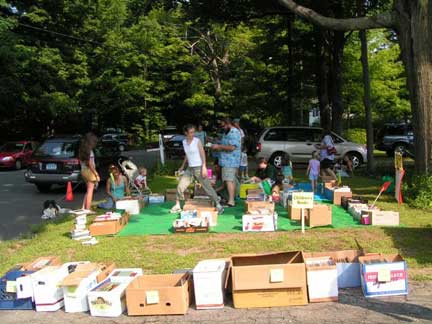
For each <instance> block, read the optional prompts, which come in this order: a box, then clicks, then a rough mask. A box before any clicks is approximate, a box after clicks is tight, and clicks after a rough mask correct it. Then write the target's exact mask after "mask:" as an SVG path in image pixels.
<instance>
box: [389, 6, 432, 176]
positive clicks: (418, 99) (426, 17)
mask: <svg viewBox="0 0 432 324" xmlns="http://www.w3.org/2000/svg"><path fill="white" fill-rule="evenodd" d="M395 9H396V12H397V15H398V16H397V17H398V27H397V31H398V36H399V43H400V46H401V50H402V57H403V61H404V65H405V68H406V71H407V81H408V88H409V92H410V100H411V108H412V114H413V125H414V136H415V171H416V173H418V174H429V173H430V172H431V171H432V161H431V159H432V157H431V139H432V112H431V110H432V0H395Z"/></svg>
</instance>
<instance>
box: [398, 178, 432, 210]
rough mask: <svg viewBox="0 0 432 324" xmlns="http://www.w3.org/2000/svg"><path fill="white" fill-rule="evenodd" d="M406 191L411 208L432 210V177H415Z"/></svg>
mask: <svg viewBox="0 0 432 324" xmlns="http://www.w3.org/2000/svg"><path fill="white" fill-rule="evenodd" d="M404 189H405V196H406V198H407V202H408V203H409V204H410V205H411V206H413V207H416V208H421V209H432V176H415V177H413V178H412V179H411V181H410V183H409V184H407V185H405V186H404Z"/></svg>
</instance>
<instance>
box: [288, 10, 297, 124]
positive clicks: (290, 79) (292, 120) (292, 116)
mask: <svg viewBox="0 0 432 324" xmlns="http://www.w3.org/2000/svg"><path fill="white" fill-rule="evenodd" d="M293 19H294V17H293V16H292V15H289V16H288V17H287V20H288V21H287V23H288V102H287V104H288V107H287V108H288V114H289V116H290V118H289V119H290V120H289V123H290V124H291V125H296V119H297V111H296V109H294V105H293V95H294V93H295V91H294V42H293ZM288 114H287V115H288Z"/></svg>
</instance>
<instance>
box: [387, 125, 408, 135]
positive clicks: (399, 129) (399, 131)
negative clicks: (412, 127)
mask: <svg viewBox="0 0 432 324" xmlns="http://www.w3.org/2000/svg"><path fill="white" fill-rule="evenodd" d="M405 129H406V128H405V126H404V125H389V126H387V129H386V132H385V135H387V136H397V135H404V134H405Z"/></svg>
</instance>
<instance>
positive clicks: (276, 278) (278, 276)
mask: <svg viewBox="0 0 432 324" xmlns="http://www.w3.org/2000/svg"><path fill="white" fill-rule="evenodd" d="M283 281H284V271H283V269H272V270H270V282H283Z"/></svg>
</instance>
